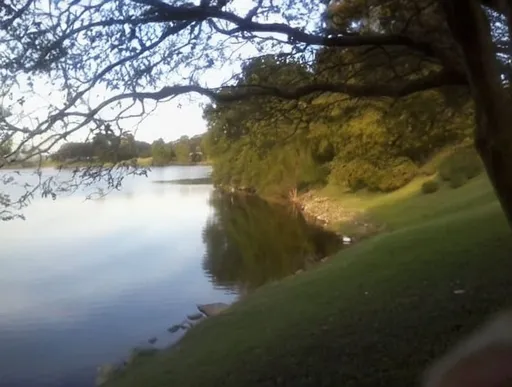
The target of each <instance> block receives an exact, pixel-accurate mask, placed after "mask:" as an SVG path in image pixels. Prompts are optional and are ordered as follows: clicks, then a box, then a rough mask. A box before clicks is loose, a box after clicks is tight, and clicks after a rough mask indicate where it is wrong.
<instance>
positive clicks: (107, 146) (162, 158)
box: [51, 133, 205, 166]
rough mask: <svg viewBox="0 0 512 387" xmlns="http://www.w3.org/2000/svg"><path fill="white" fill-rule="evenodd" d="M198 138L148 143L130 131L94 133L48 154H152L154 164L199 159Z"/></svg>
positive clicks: (89, 157)
mask: <svg viewBox="0 0 512 387" xmlns="http://www.w3.org/2000/svg"><path fill="white" fill-rule="evenodd" d="M201 142H202V136H194V137H192V138H189V137H187V136H183V137H181V138H180V139H179V140H177V141H172V142H169V143H165V141H164V140H163V139H161V138H160V139H158V140H156V141H154V142H153V143H152V144H149V143H147V142H145V141H137V140H135V138H134V136H133V135H132V134H130V133H125V134H123V135H122V136H121V137H118V136H116V135H114V134H113V133H97V134H96V135H95V136H94V137H93V138H92V140H90V141H85V142H66V143H64V144H62V145H61V147H60V148H59V149H58V150H57V152H55V153H53V154H52V155H51V159H52V160H54V161H57V162H77V161H78V162H84V161H86V162H99V163H117V162H121V161H126V160H133V159H138V158H140V159H147V158H152V164H153V165H155V166H161V165H168V164H170V163H173V162H178V163H190V162H200V161H203V160H204V158H205V153H204V152H203V151H202V149H201Z"/></svg>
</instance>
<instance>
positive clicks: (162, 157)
mask: <svg viewBox="0 0 512 387" xmlns="http://www.w3.org/2000/svg"><path fill="white" fill-rule="evenodd" d="M151 156H152V157H153V165H157V166H158V165H166V164H169V163H170V162H171V161H172V160H174V159H175V158H176V155H175V153H174V149H173V148H172V146H171V144H166V143H165V141H164V140H163V139H162V138H160V139H158V140H156V141H154V142H153V144H151Z"/></svg>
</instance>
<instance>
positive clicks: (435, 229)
mask: <svg viewBox="0 0 512 387" xmlns="http://www.w3.org/2000/svg"><path fill="white" fill-rule="evenodd" d="M418 184H419V186H421V182H419V183H418ZM408 189H409V190H410V191H409V194H408V195H406V194H405V193H404V192H397V193H396V194H394V195H386V197H380V198H379V197H377V196H373V197H370V196H368V197H366V198H363V199H361V198H358V199H355V198H353V200H354V202H356V201H358V202H359V204H360V205H361V206H366V208H367V209H368V211H370V212H371V214H372V215H373V216H375V217H377V218H379V219H381V220H382V221H385V222H386V223H387V224H389V225H390V230H392V231H391V232H387V233H384V234H381V235H378V236H376V237H373V238H371V239H369V240H367V241H365V242H362V243H360V244H358V245H356V246H353V247H351V248H349V249H347V250H345V251H341V252H340V253H339V254H338V255H337V256H336V257H334V258H333V259H331V260H329V261H328V262H327V263H325V264H322V265H319V266H317V267H316V268H315V269H313V270H311V271H308V272H305V273H303V274H301V275H298V276H293V277H288V278H286V279H285V280H283V281H281V282H278V283H273V284H268V285H266V286H263V287H262V288H260V289H258V290H257V291H256V292H254V293H253V294H252V295H250V296H248V297H246V298H244V300H243V301H241V302H239V303H237V304H235V305H234V306H233V307H232V308H230V309H229V311H228V312H227V313H225V314H223V315H220V316H218V317H215V318H212V319H209V320H207V321H205V322H203V323H201V324H199V325H198V326H197V327H195V328H194V329H192V330H191V331H190V332H189V333H188V334H187V335H186V336H185V338H184V339H183V341H181V342H180V344H179V346H178V347H176V348H174V349H170V350H167V351H164V352H163V353H161V354H159V355H157V356H155V357H152V358H148V359H143V360H141V361H140V362H138V363H136V364H135V365H134V366H133V367H132V368H130V369H129V370H128V371H127V372H124V373H122V374H120V375H118V376H117V377H116V378H115V379H114V380H113V381H112V382H111V383H110V384H109V386H113V387H157V386H158V387H164V386H186V387H196V386H197V387H199V386H201V387H203V386H208V387H214V386H219V387H220V386H225V387H231V386H233V387H239V386H244V387H250V386H265V387H266V386H298V387H306V386H308V387H309V386H311V387H313V386H314V387H318V386H344V387H347V386H348V387H350V386H357V387H366V386H368V387H377V386H383V387H384V386H385V387H389V386H394V387H397V386H399V387H400V386H404V387H406V386H407V387H410V386H412V385H414V384H416V383H417V381H418V378H419V376H420V374H421V371H422V370H423V369H424V367H425V366H426V365H427V364H429V363H430V362H431V361H432V359H433V358H434V357H435V356H438V355H440V354H441V353H442V352H443V351H444V350H445V349H446V348H447V347H448V346H449V345H451V344H452V343H454V341H456V340H457V339H458V338H460V337H461V336H462V335H465V334H467V333H468V332H469V331H470V330H472V329H473V328H475V326H477V325H478V324H479V323H481V322H482V321H483V320H484V319H485V318H486V317H487V316H488V315H489V314H490V313H493V312H495V311H497V310H499V309H501V308H502V307H504V306H506V305H507V304H508V303H510V301H512V281H510V273H512V259H511V255H510V251H512V238H511V232H510V230H509V228H508V226H507V223H506V220H505V218H504V216H503V214H502V212H501V210H500V207H499V205H498V203H497V201H496V199H495V197H494V195H493V193H492V189H491V188H490V186H489V184H488V182H487V181H486V179H484V178H477V179H474V180H472V181H471V182H469V183H468V184H467V185H466V186H464V187H461V188H460V189H457V190H453V189H448V188H443V189H442V190H440V191H439V192H437V193H434V194H431V195H420V194H419V193H418V194H416V191H415V190H414V189H412V188H411V187H409V188H408ZM345 199H349V198H348V197H346V198H345ZM457 289H464V290H465V293H464V294H455V293H454V291H455V290H457Z"/></svg>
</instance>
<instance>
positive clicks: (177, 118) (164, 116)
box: [18, 0, 282, 147]
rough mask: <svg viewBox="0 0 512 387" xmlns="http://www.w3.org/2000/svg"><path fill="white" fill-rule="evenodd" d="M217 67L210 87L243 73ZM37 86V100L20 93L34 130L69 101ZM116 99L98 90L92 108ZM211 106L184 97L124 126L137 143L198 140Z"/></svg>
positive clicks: (239, 3) (246, 1) (241, 7)
mask: <svg viewBox="0 0 512 387" xmlns="http://www.w3.org/2000/svg"><path fill="white" fill-rule="evenodd" d="M232 4H235V2H234V1H233V3H232ZM254 4H255V0H236V10H237V13H238V12H240V14H241V15H244V14H245V13H246V12H247V11H248V10H249V9H251V8H252V7H253V6H254ZM275 16H276V18H275V19H274V18H273V19H274V20H268V21H270V22H276V21H282V20H279V16H277V15H275ZM262 35H264V34H262ZM222 39H224V38H222ZM239 53H242V55H243V56H244V57H248V56H255V55H258V51H255V48H254V46H250V45H249V46H246V47H244V48H243V49H242V50H240V52H239ZM215 65H216V68H214V69H211V70H209V71H208V73H207V74H205V78H204V79H207V80H208V82H207V86H212V85H219V84H221V83H222V82H223V81H224V80H226V79H229V78H230V76H231V75H232V74H233V72H235V71H238V69H239V66H238V65H236V64H232V65H229V66H226V64H225V63H216V64H215ZM172 78H173V76H172V74H171V76H170V79H169V80H170V83H169V84H170V85H172V84H176V83H178V84H183V81H179V82H173V80H172ZM204 79H203V80H204ZM35 82H36V87H35V89H36V90H37V91H38V94H39V95H38V96H34V95H33V94H32V93H31V91H30V89H29V88H28V86H26V88H25V91H23V88H24V86H23V85H21V86H20V87H21V89H20V90H19V91H18V92H19V93H18V95H25V96H28V98H27V99H26V102H25V104H24V106H23V107H22V109H23V115H24V116H25V117H27V116H29V117H30V119H27V118H24V121H23V124H24V125H25V124H26V126H28V127H31V126H34V123H35V122H36V120H34V118H39V119H40V120H43V119H45V118H46V114H47V111H48V110H47V107H48V104H52V105H54V106H62V103H63V101H64V100H65V99H64V98H63V97H64V93H62V92H59V91H57V90H56V85H54V84H51V83H50V84H49V83H45V82H44V81H43V80H35ZM21 83H23V82H21ZM162 86H164V85H162ZM31 94H32V95H31ZM93 94H94V95H93ZM109 94H110V95H109ZM112 95H115V93H112V92H107V91H106V90H104V89H103V90H102V89H99V90H98V89H96V90H94V93H91V96H92V97H91V99H90V102H91V106H96V105H97V104H100V103H102V102H103V101H104V100H105V99H108V97H109V96H112ZM207 102H208V100H207V99H206V98H204V97H199V96H192V98H191V97H190V96H182V97H179V98H176V99H173V100H171V101H170V102H165V103H160V104H158V106H157V107H156V109H155V110H154V111H153V113H152V114H151V115H149V116H148V117H147V118H146V119H145V120H144V121H142V122H140V120H139V119H138V118H134V119H132V120H130V121H129V122H128V121H127V122H126V124H125V125H126V127H125V126H124V125H123V129H128V130H130V131H132V132H133V133H134V134H135V138H136V139H137V140H140V141H147V142H153V141H154V140H157V139H159V138H162V139H164V140H165V141H166V142H169V141H172V140H176V139H178V138H180V137H181V136H183V135H186V136H194V135H197V134H201V133H204V132H205V131H206V130H207V123H206V122H205V120H204V119H203V118H202V114H203V109H202V106H201V103H203V104H204V103H207ZM148 105H149V106H150V105H151V102H149V103H148ZM20 109H21V108H20ZM106 110H108V109H106ZM105 114H108V113H105ZM102 115H103V112H102ZM87 135H88V130H83V131H80V132H77V133H74V134H73V135H71V136H69V137H68V138H67V141H83V140H84V139H85V138H86V136H87ZM57 147H58V146H57Z"/></svg>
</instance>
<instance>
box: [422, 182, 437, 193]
mask: <svg viewBox="0 0 512 387" xmlns="http://www.w3.org/2000/svg"><path fill="white" fill-rule="evenodd" d="M438 190H439V182H438V181H437V180H427V181H426V182H424V183H423V184H422V185H421V192H423V193H424V194H431V193H434V192H437V191H438Z"/></svg>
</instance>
